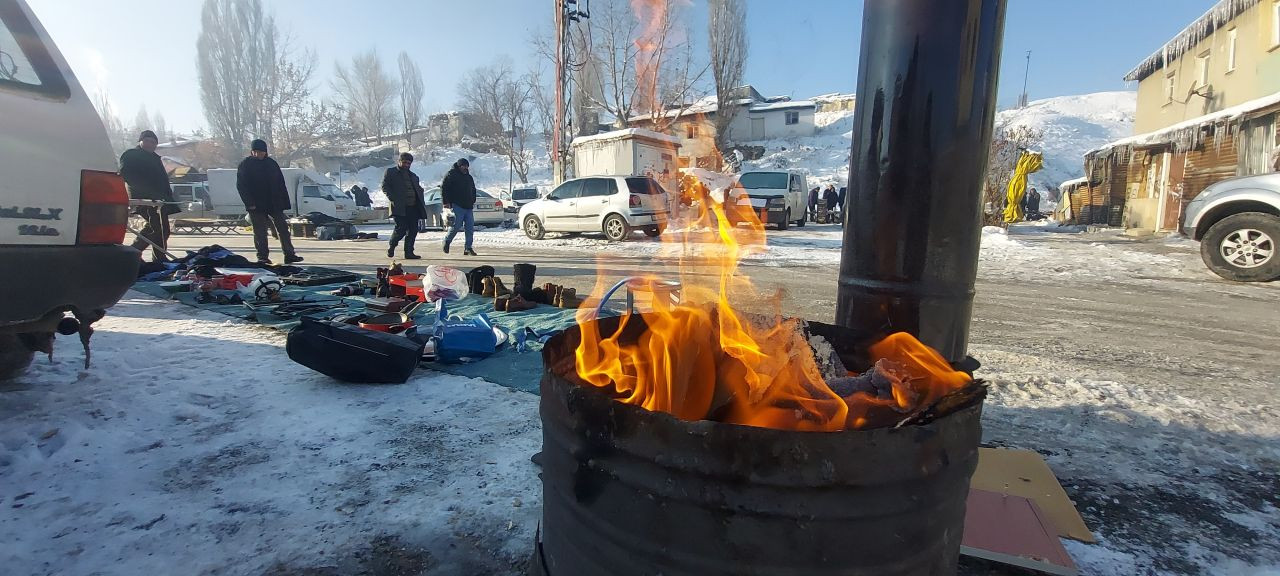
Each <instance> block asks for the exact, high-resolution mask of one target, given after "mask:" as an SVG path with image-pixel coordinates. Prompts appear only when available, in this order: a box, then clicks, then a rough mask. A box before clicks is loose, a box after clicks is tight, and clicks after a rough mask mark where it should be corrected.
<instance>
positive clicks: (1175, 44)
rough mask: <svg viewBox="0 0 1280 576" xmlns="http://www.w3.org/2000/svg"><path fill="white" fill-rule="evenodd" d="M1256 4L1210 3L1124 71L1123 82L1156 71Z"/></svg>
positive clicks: (1253, 0)
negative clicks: (1156, 47) (1147, 54)
mask: <svg viewBox="0 0 1280 576" xmlns="http://www.w3.org/2000/svg"><path fill="white" fill-rule="evenodd" d="M1257 4H1258V0H1221V1H1220V2H1218V3H1217V4H1214V5H1213V7H1212V8H1209V10H1208V11H1207V12H1205V13H1204V15H1203V16H1201V17H1199V18H1196V19H1195V21H1194V22H1192V23H1191V24H1188V25H1187V27H1186V28H1183V29H1182V31H1181V32H1179V33H1178V34H1177V35H1176V36H1174V37H1173V38H1172V39H1171V40H1169V41H1168V42H1166V43H1165V44H1164V46H1161V47H1160V49H1159V50H1156V52H1155V54H1152V55H1150V56H1148V57H1147V59H1146V60H1143V61H1142V62H1141V63H1140V64H1138V66H1137V67H1135V68H1134V69H1133V70H1130V71H1129V73H1128V74H1125V76H1124V79H1125V81H1126V82H1132V81H1134V80H1138V81H1141V80H1142V79H1143V78H1146V77H1147V76H1150V75H1151V74H1153V73H1154V72H1155V71H1156V70H1159V69H1161V68H1164V67H1165V66H1166V65H1167V64H1168V63H1169V61H1170V60H1174V59H1177V58H1178V57H1180V56H1182V55H1183V54H1186V53H1187V52H1188V51H1190V50H1191V49H1192V48H1194V47H1195V46H1196V44H1199V43H1200V41H1201V40H1204V39H1205V38H1208V37H1209V36H1210V35H1211V34H1213V33H1214V31H1216V30H1217V29H1218V28H1221V27H1222V25H1223V24H1226V23H1227V22H1229V21H1231V20H1232V19H1234V18H1235V17H1236V16H1239V15H1240V14H1242V13H1244V12H1245V11H1246V10H1248V9H1250V8H1253V7H1254V6H1256V5H1257Z"/></svg>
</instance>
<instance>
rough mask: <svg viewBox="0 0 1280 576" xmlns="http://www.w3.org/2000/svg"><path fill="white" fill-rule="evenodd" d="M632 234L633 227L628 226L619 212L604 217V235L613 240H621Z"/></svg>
mask: <svg viewBox="0 0 1280 576" xmlns="http://www.w3.org/2000/svg"><path fill="white" fill-rule="evenodd" d="M628 234H631V228H630V227H629V226H627V221H626V220H623V219H622V217H621V216H619V215H617V214H610V215H609V217H608V218H605V219H604V237H605V238H608V239H609V240H610V241H612V242H621V241H622V240H625V239H626V238H627V235H628Z"/></svg>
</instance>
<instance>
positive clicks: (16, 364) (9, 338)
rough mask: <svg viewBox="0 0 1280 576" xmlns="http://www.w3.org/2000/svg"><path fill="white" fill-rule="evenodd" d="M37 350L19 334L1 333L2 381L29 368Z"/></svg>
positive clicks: (0, 378) (0, 366)
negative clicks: (31, 347)
mask: <svg viewBox="0 0 1280 576" xmlns="http://www.w3.org/2000/svg"><path fill="white" fill-rule="evenodd" d="M35 354H36V353H35V352H32V351H31V349H30V348H27V346H26V345H25V344H23V343H22V341H20V340H19V339H18V335H17V334H0V381H4V380H9V379H11V378H13V377H15V376H18V375H19V374H22V372H23V370H26V369H27V366H29V365H31V359H32V358H33V357H35Z"/></svg>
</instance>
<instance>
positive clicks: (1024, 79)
mask: <svg viewBox="0 0 1280 576" xmlns="http://www.w3.org/2000/svg"><path fill="white" fill-rule="evenodd" d="M1028 76H1031V51H1030V50H1027V69H1026V70H1024V71H1023V72H1022V96H1020V97H1019V98H1018V107H1019V108H1026V107H1027V77H1028Z"/></svg>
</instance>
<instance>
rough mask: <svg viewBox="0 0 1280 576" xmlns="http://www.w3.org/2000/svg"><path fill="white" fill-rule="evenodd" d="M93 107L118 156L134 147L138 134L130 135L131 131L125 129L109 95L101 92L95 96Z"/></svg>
mask: <svg viewBox="0 0 1280 576" xmlns="http://www.w3.org/2000/svg"><path fill="white" fill-rule="evenodd" d="M93 107H94V108H95V109H96V110H97V111H98V117H99V118H101V119H102V127H103V128H105V129H106V131H107V137H108V138H110V140H111V148H112V149H113V150H115V153H116V154H122V153H124V151H125V150H128V149H129V148H131V147H133V145H134V143H136V140H133V138H136V137H137V134H134V135H133V136H130V135H129V130H128V129H127V128H125V126H124V122H121V121H120V117H119V116H116V111H115V107H114V106H112V105H111V99H110V98H108V97H107V93H106V92H104V91H101V90H99V91H98V92H96V93H95V94H94V96H93Z"/></svg>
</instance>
